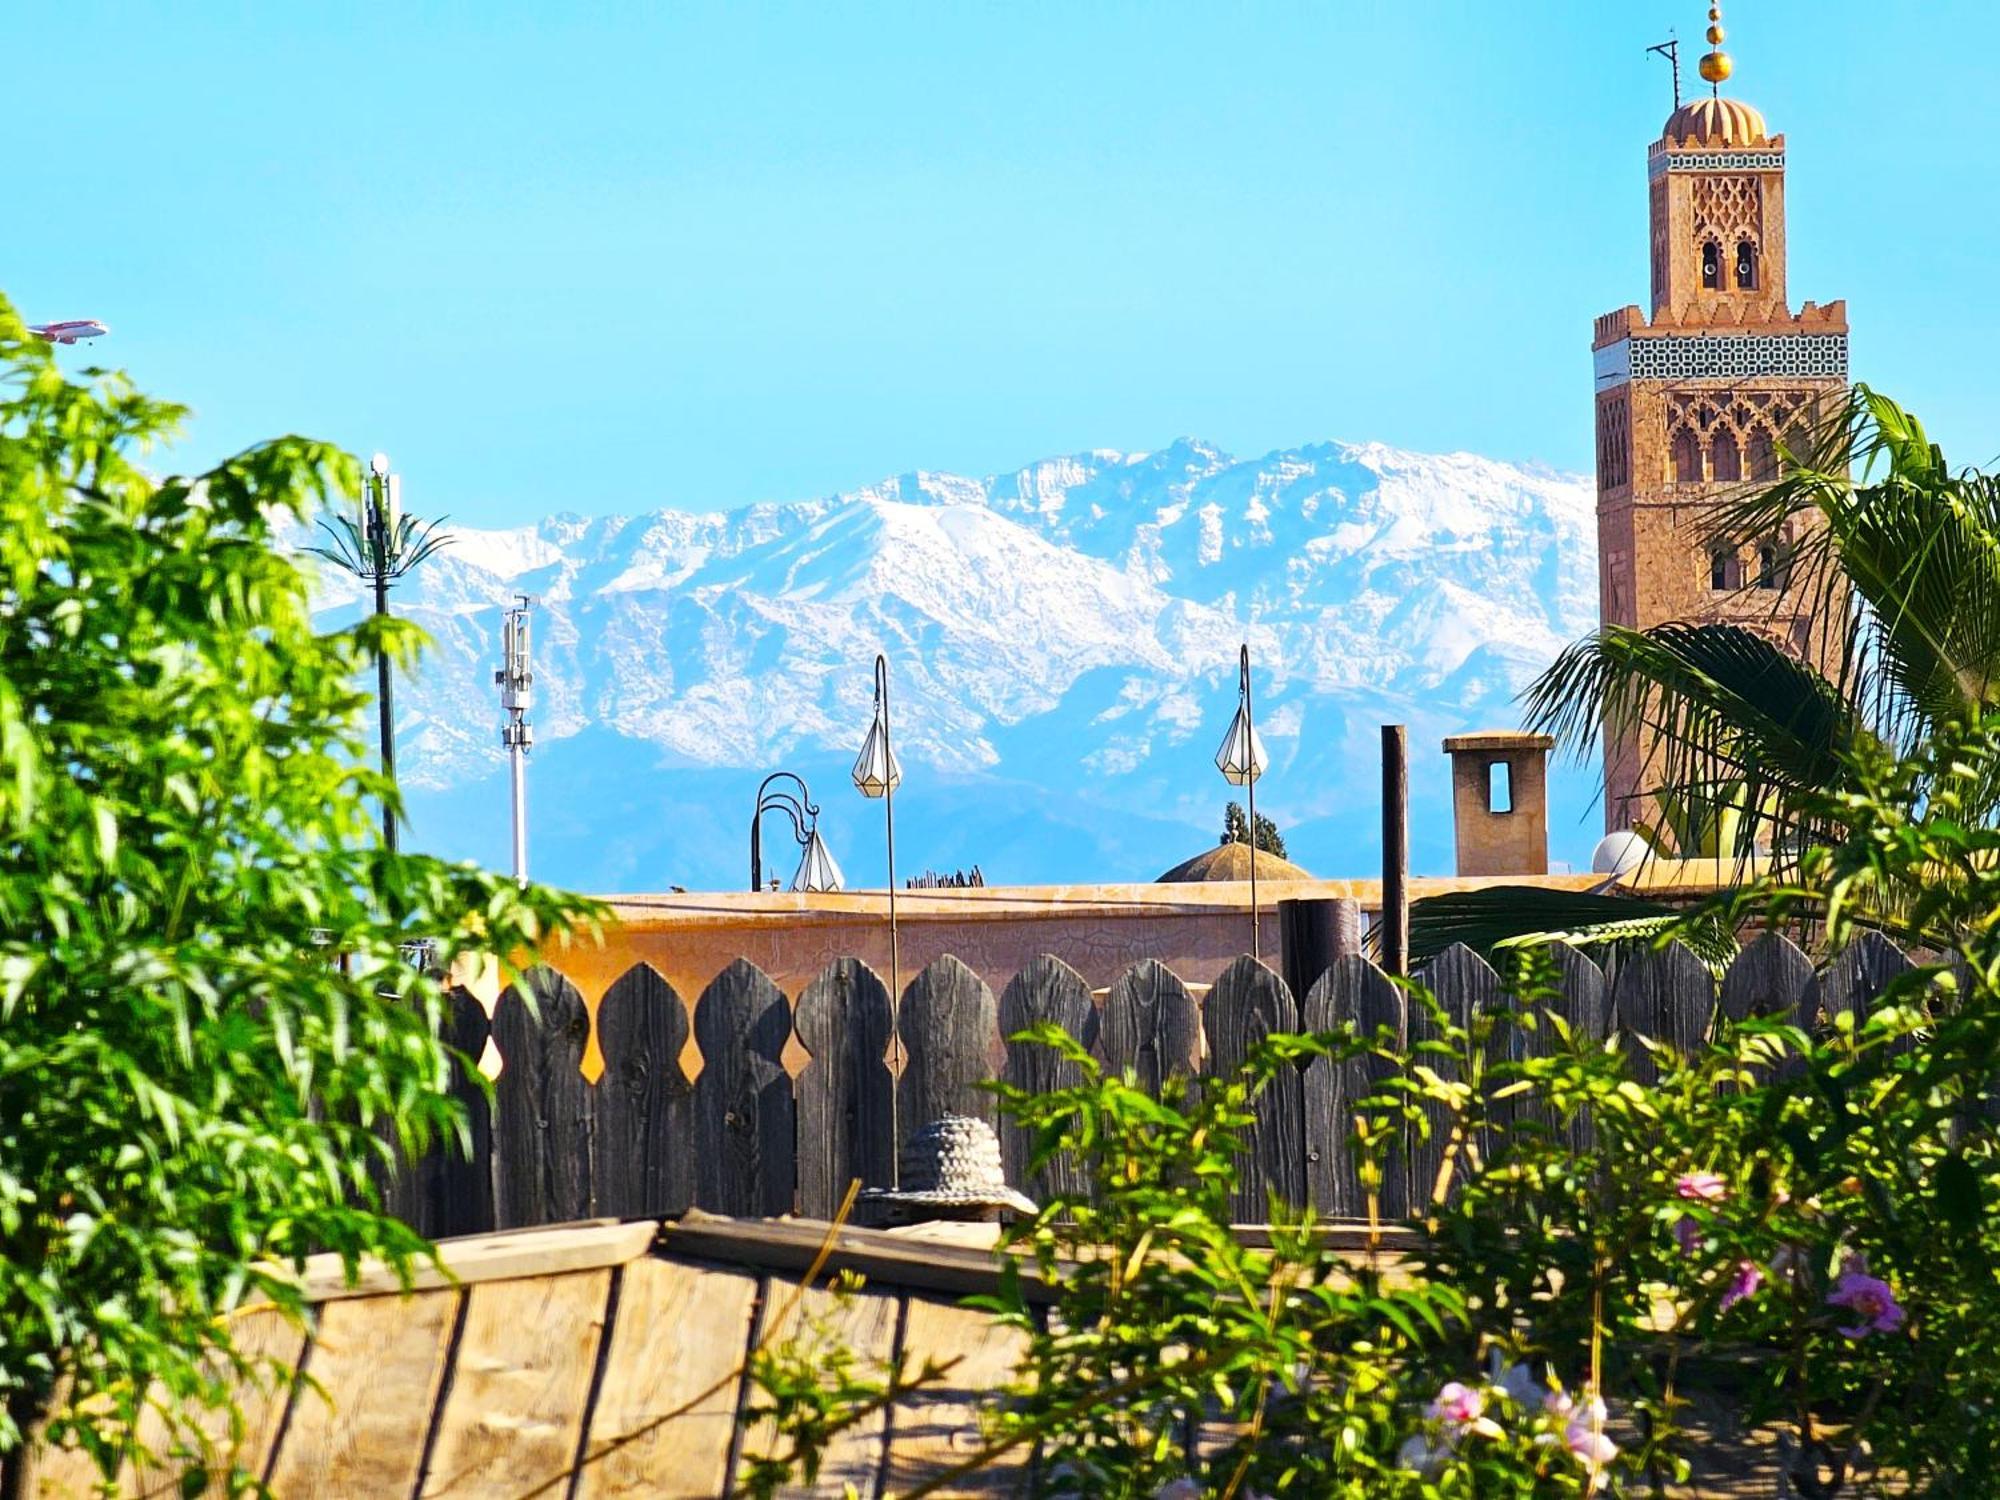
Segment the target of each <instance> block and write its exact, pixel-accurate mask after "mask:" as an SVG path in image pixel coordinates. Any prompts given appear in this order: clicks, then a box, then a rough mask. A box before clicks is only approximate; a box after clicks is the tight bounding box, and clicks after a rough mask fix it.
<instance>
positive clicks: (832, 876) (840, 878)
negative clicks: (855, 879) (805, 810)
mask: <svg viewBox="0 0 2000 1500" xmlns="http://www.w3.org/2000/svg"><path fill="white" fill-rule="evenodd" d="M846 884H847V877H846V876H844V875H842V874H841V873H840V866H839V865H838V864H836V863H834V858H833V852H832V851H831V850H830V849H828V848H827V847H826V840H825V839H823V838H821V837H820V836H819V830H818V829H817V828H815V829H813V830H812V832H810V833H808V834H807V835H806V852H805V854H804V855H803V856H802V857H801V858H800V860H799V869H798V873H797V874H796V875H794V876H793V877H792V889H793V890H795V891H837V890H839V889H841V888H842V887H843V886H845V885H846Z"/></svg>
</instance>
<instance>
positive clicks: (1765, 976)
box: [1716, 932, 1813, 1024]
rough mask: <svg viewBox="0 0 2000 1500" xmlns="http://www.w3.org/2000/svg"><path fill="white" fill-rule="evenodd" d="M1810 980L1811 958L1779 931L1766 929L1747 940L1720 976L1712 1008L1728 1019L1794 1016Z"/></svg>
mask: <svg viewBox="0 0 2000 1500" xmlns="http://www.w3.org/2000/svg"><path fill="white" fill-rule="evenodd" d="M1812 984H1813V966H1812V961H1811V960H1810V959H1808V958H1807V957H1806V956H1805V954H1803V953H1801V952H1799V949H1798V945H1797V944H1796V943H1794V942H1793V941H1792V940H1791V939H1790V938H1788V937H1786V936H1785V935H1784V934H1783V933H1779V932H1766V933H1763V934H1761V935H1760V936H1759V937H1758V938H1757V939H1756V940H1755V941H1753V942H1751V943H1750V944H1748V945H1747V946H1746V947H1745V948H1744V949H1743V951H1742V952H1741V953H1739V954H1737V955H1736V957H1735V959H1734V960H1733V961H1732V962H1731V963H1730V965H1729V971H1728V972H1727V973H1726V974H1724V975H1723V976H1722V990H1721V993H1720V994H1719V995H1718V996H1717V997H1716V1009H1717V1010H1719V1011H1720V1012H1721V1013H1722V1015H1724V1016H1725V1017H1727V1018H1728V1019H1729V1020H1732V1021H1744V1020H1748V1019H1749V1018H1750V1017H1752V1016H1781V1017H1787V1018H1790V1017H1797V1018H1799V1019H1801V1020H1804V1021H1807V1024H1810V1022H1809V1020H1808V1018H1807V1013H1806V1011H1805V1009H1804V1002H1805V1001H1806V997H1807V991H1808V990H1810V989H1811V988H1812Z"/></svg>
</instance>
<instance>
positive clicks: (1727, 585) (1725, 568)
mask: <svg viewBox="0 0 2000 1500" xmlns="http://www.w3.org/2000/svg"><path fill="white" fill-rule="evenodd" d="M1735 574H1736V553H1735V551H1734V549H1732V548H1729V547H1715V548H1713V549H1712V550H1711V551H1710V552H1709V554H1708V586H1709V588H1711V589H1713V590H1714V591H1715V592H1716V593H1718V594H1721V593H1726V592H1728V591H1729V590H1730V589H1733V588H1735V587H1736V577H1735Z"/></svg>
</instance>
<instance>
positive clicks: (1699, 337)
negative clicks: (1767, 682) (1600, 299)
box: [1592, 59, 1847, 830]
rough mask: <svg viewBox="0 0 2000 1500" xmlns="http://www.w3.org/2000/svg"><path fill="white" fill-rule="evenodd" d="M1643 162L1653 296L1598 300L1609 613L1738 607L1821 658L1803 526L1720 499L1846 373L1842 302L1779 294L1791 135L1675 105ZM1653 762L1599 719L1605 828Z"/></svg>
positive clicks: (1628, 620) (1792, 434)
mask: <svg viewBox="0 0 2000 1500" xmlns="http://www.w3.org/2000/svg"><path fill="white" fill-rule="evenodd" d="M1704 61H1705V62H1706V59H1705V60H1704ZM1727 71H1728V70H1727V68H1726V67H1725V68H1724V69H1723V76H1725V77H1726V76H1727ZM1647 179H1648V195H1647V196H1648V201H1649V204H1650V208H1651V226H1650V227H1651V234H1650V245H1651V250H1652V292H1653V297H1652V303H1653V305H1652V311H1651V314H1650V316H1649V315H1648V314H1647V313H1646V312H1645V311H1643V310H1642V309H1640V308H1639V307H1637V306H1631V307H1626V308H1623V309H1620V310H1619V311H1617V312H1613V313H1607V314H1606V315H1604V316H1603V317H1601V318H1599V319H1598V320H1597V323H1596V330H1595V338H1594V339H1593V342H1592V351H1593V354H1594V359H1595V366H1596V387H1597V555H1598V584H1599V605H1600V610H1601V613H1602V618H1603V620H1604V623H1605V624H1607V625H1623V626H1627V627H1630V628H1634V629H1643V628H1645V627H1648V626H1652V625H1658V624H1662V623H1665V622H1667V621H1675V620H1681V621H1703V622H1707V621H1735V622H1737V623H1740V624H1744V625H1749V626H1752V627H1754V628H1756V629H1757V630H1759V631H1760V632H1763V633H1765V634H1768V635H1770V636H1771V637H1772V638H1773V639H1776V640H1779V641H1782V642H1783V643H1785V645H1786V646H1787V647H1788V648H1789V649H1791V650H1793V651H1795V652H1797V653H1798V654H1799V655H1801V656H1803V657H1806V658H1808V659H1815V660H1818V659H1819V657H1820V655H1821V653H1822V652H1823V651H1824V650H1825V649H1826V647H1825V643H1824V641H1823V640H1822V638H1821V637H1822V632H1819V631H1816V630H1814V628H1813V621H1812V619H1811V618H1810V616H1809V613H1808V611H1809V605H1808V601H1807V599H1806V596H1805V591H1804V589H1803V588H1796V589H1795V588H1794V587H1793V581H1792V579H1791V577H1790V575H1789V570H1788V567H1787V561H1786V560H1787V556H1788V553H1789V550H1790V549H1791V548H1792V547H1793V546H1795V545H1796V543H1797V541H1798V537H1796V536H1775V537H1720V538H1718V537H1717V536H1716V535H1715V532H1714V519H1713V513H1714V510H1715V507H1716V503H1717V501H1718V500H1719V499H1722V498H1724V497H1726V496H1728V495H1730V494H1732V493H1734V492H1738V491H1740V490H1741V489H1742V487H1743V486H1744V485H1745V484H1747V483H1752V482H1754V481H1757V480H1764V479H1773V478H1775V477H1776V476H1777V470H1778V465H1779V462H1780V453H1781V450H1783V449H1785V448H1787V447H1794V448H1796V447H1799V446H1802V438H1803V436H1804V434H1805V433H1806V432H1807V430H1808V429H1809V428H1810V426H1811V425H1812V424H1813V423H1814V421H1815V419H1816V418H1815V414H1816V413H1817V412H1818V411H1820V410H1821V409H1823V408H1824V407H1825V406H1826V405H1828V404H1829V403H1830V402H1831V401H1837V400H1838V399H1839V398H1840V396H1841V395H1842V394H1843V393H1844V392H1845V391H1846V388H1847V305H1846V303H1845V302H1833V303H1829V304H1827V305H1826V306H1823V307H1822V306H1816V305H1815V304H1813V303H1811V302H1808V303H1806V304H1804V306H1802V307H1801V308H1800V309H1799V310H1798V311H1797V312H1794V311H1792V310H1791V307H1790V306H1789V304H1788V303H1787V301H1786V297H1785V259H1786V257H1785V138H1784V137H1783V136H1782V135H1778V136H1773V135H1770V134H1768V133H1767V132H1766V130H1765V126H1764V117H1763V116H1762V115H1761V114H1760V113H1758V111H1756V110H1755V109H1753V108H1751V107H1750V106H1749V105H1746V104H1740V103H1737V102H1736V101H1734V100H1730V99H1723V98H1719V97H1717V98H1702V99H1696V100H1694V101H1692V102H1691V103H1688V104H1686V105H1683V106H1681V107H1680V108H1678V109H1676V110H1675V111H1674V113H1673V115H1672V117H1671V118H1670V119H1669V120H1668V121H1667V125H1666V129H1665V131H1664V132H1663V133H1662V135H1661V138H1660V139H1659V140H1658V141H1656V142H1654V143H1653V145H1652V146H1651V148H1650V149H1649V150H1648V152H1647ZM1819 665H1820V666H1821V667H1822V669H1824V668H1825V667H1827V666H1828V665H1829V663H1827V662H1826V661H1824V660H1819ZM1659 772H1660V757H1659V754H1658V751H1657V747H1655V746H1653V745H1651V744H1648V743H1642V742H1641V736H1640V734H1639V733H1637V732H1635V730H1634V729H1633V728H1632V727H1631V726H1629V725H1610V724H1608V725H1606V726H1605V799H1604V821H1605V827H1606V829H1607V830H1612V829H1618V828H1625V827H1629V826H1631V825H1632V824H1633V823H1634V822H1636V821H1645V820H1650V818H1651V816H1652V809H1651V804H1650V799H1649V798H1648V797H1647V796H1646V791H1647V789H1648V788H1650V787H1652V786H1655V785H1657V777H1658V775H1659Z"/></svg>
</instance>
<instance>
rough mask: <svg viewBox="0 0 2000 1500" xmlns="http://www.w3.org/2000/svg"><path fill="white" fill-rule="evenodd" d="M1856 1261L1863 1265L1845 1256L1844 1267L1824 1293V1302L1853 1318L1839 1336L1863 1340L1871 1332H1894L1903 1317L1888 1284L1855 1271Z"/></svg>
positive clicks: (1860, 1270)
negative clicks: (1845, 1262)
mask: <svg viewBox="0 0 2000 1500" xmlns="http://www.w3.org/2000/svg"><path fill="white" fill-rule="evenodd" d="M1857 1262H1859V1264H1860V1265H1862V1266H1865V1265H1866V1262H1865V1261H1860V1258H1859V1257H1858V1256H1853V1257H1849V1259H1848V1262H1847V1268H1846V1269H1845V1270H1843V1271H1842V1272H1841V1273H1840V1278H1839V1280H1837V1281H1835V1282H1834V1284H1833V1290H1832V1291H1831V1292H1829V1293H1827V1298H1826V1300H1827V1301H1828V1303H1830V1304H1831V1305H1832V1306H1834V1307H1844V1308H1846V1309H1847V1310H1848V1311H1849V1312H1851V1313H1853V1314H1855V1316H1856V1319H1857V1321H1856V1322H1855V1323H1854V1325H1853V1326H1852V1327H1849V1328H1843V1329H1841V1330H1840V1331H1841V1333H1842V1334H1843V1335H1845V1336H1846V1337H1848V1338H1851V1339H1865V1338H1867V1337H1868V1335H1869V1334H1871V1333H1894V1332H1895V1331H1896V1330H1897V1329H1898V1328H1901V1327H1902V1326H1903V1316H1904V1315H1903V1309H1902V1307H1901V1305H1900V1304H1898V1303H1897V1301H1896V1294H1895V1293H1894V1292H1892V1291H1891V1290H1890V1289H1889V1283H1888V1282H1886V1281H1883V1280H1880V1279H1879V1278H1877V1277H1874V1276H1870V1275H1869V1274H1868V1273H1867V1271H1866V1270H1863V1269H1857Z"/></svg>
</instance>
